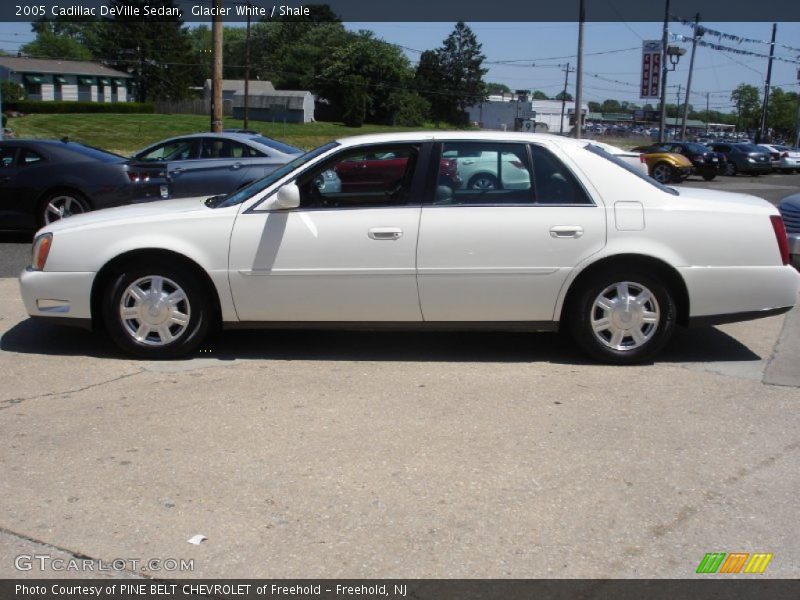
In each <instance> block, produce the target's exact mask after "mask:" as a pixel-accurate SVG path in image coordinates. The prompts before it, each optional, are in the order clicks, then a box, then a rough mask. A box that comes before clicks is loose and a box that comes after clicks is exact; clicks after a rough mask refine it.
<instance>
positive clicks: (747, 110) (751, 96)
mask: <svg viewBox="0 0 800 600" xmlns="http://www.w3.org/2000/svg"><path fill="white" fill-rule="evenodd" d="M731 102H733V103H734V104H735V105H736V116H737V119H736V121H737V129H755V128H756V127H758V122H759V116H760V111H761V100H760V95H759V93H758V88H757V87H756V86H754V85H748V84H746V83H742V84H739V85H738V86H737V87H736V89H735V90H733V91H732V92H731Z"/></svg>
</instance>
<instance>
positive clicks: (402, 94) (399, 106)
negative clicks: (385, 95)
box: [388, 90, 431, 127]
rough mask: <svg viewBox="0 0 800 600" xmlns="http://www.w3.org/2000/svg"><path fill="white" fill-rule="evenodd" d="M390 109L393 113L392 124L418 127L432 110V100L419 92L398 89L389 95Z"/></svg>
mask: <svg viewBox="0 0 800 600" xmlns="http://www.w3.org/2000/svg"><path fill="white" fill-rule="evenodd" d="M388 104H389V109H390V111H391V113H392V119H393V120H392V125H400V126H402V127H417V126H419V125H422V124H423V123H424V122H425V121H426V120H427V119H428V115H429V114H430V111H431V105H430V102H428V101H427V100H425V98H423V97H422V96H420V95H419V94H418V93H417V92H409V91H407V90H397V91H395V92H392V94H391V95H390V96H389V101H388Z"/></svg>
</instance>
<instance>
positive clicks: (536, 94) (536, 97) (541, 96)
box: [533, 90, 550, 100]
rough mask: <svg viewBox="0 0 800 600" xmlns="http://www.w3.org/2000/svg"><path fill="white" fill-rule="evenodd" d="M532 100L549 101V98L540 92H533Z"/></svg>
mask: <svg viewBox="0 0 800 600" xmlns="http://www.w3.org/2000/svg"><path fill="white" fill-rule="evenodd" d="M533 99H534V100H550V96H548V95H547V94H545V93H544V92H543V91H542V90H534V92H533Z"/></svg>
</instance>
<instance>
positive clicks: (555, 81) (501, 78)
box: [0, 22, 800, 112]
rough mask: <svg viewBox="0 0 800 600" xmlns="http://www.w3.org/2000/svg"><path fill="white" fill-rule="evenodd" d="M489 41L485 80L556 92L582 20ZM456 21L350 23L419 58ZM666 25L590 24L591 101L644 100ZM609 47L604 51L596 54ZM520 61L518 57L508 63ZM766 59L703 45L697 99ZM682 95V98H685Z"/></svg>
mask: <svg viewBox="0 0 800 600" xmlns="http://www.w3.org/2000/svg"><path fill="white" fill-rule="evenodd" d="M468 24H469V26H470V27H471V28H472V30H473V31H474V32H475V34H476V35H477V37H478V41H479V42H480V43H481V44H482V45H483V53H484V54H485V55H486V61H485V65H484V66H485V67H487V68H488V69H489V72H488V74H487V75H486V77H485V79H486V81H489V82H497V83H504V84H506V85H507V86H509V87H510V88H511V89H539V90H542V91H543V92H545V93H546V94H548V95H549V96H555V95H556V94H558V93H559V92H560V91H561V90H563V88H564V71H563V70H562V68H561V67H559V65H563V64H565V63H566V62H568V61H569V62H570V63H571V66H574V63H575V55H576V54H577V39H578V33H577V32H578V25H577V23H468ZM453 25H454V23H351V22H349V23H345V26H346V27H347V28H348V29H351V30H358V29H369V30H371V31H374V32H375V34H376V36H377V37H379V38H381V39H383V40H385V41H387V42H390V43H393V44H397V45H400V46H402V47H404V52H405V53H406V55H407V56H408V58H409V60H410V61H411V62H412V63H416V62H417V60H418V59H419V55H420V52H421V51H422V50H427V49H432V48H436V47H438V46H440V45H441V43H442V41H443V40H444V39H445V38H446V37H447V35H448V34H449V33H450V32H451V31H452V29H453ZM703 25H705V26H707V27H709V28H712V29H715V30H718V31H721V32H724V33H729V34H733V35H736V36H739V37H742V38H749V39H756V40H769V38H770V36H771V33H772V23H768V22H757V23H703ZM662 27H663V24H662V23H625V22H614V23H607V22H599V23H598V22H589V23H586V25H585V29H584V32H585V34H584V52H585V58H584V101H585V102H588V101H597V102H602V101H603V100H605V99H607V98H613V99H616V100H620V101H622V100H628V101H630V102H635V103H638V104H642V103H644V102H645V101H643V100H640V99H639V92H638V81H639V73H640V62H641V47H642V40H651V39H653V40H655V39H661V32H662ZM670 32H671V33H677V34H682V35H685V36H691V35H692V29H691V28H690V27H688V26H685V25H683V24H681V23H677V22H673V23H671V24H670ZM33 38H34V35H33V33H31V28H30V24H28V23H0V49H2V50H5V51H10V52H15V51H16V50H17V49H18V48H19V46H20V45H22V44H24V43H26V42H28V41H31V40H32V39H33ZM704 39H705V40H706V41H709V42H712V43H715V44H720V45H724V46H734V47H737V48H741V49H742V50H747V51H751V52H756V53H758V54H764V55H766V54H768V53H769V46H768V45H767V44H752V43H741V44H737V43H736V42H735V41H731V40H724V39H722V40H720V39H718V38H714V37H708V36H706V37H705V38H704ZM776 41H777V42H778V44H786V45H788V46H792V47H794V48H798V49H800V23H796V22H792V23H778V30H777V38H776ZM676 45H679V46H682V47H684V48H686V50H687V53H686V55H685V56H683V57H682V59H681V61H680V62H679V64H678V67H677V69H676V71H674V72H672V73H670V74H669V76H668V85H669V86H677V85H681V86H682V89H683V91H684V92H683V93H685V86H686V80H687V74H688V70H689V54H690V53H689V50H690V47H691V44H689V43H677V44H676ZM595 53H604V54H595ZM775 55H776V56H780V57H782V58H787V59H790V60H793V61H797V63H800V50H789V49H786V48H783V47H780V46H778V47H777V48H776V52H775ZM507 61H514V62H507ZM798 68H800V64H790V63H785V62H781V61H774V62H773V69H772V85H773V86H779V87H782V88H783V89H784V90H786V91H790V90H794V91H798V88H799V87H800V86H798ZM766 70H767V59H766V58H759V57H754V56H745V55H739V54H733V53H729V52H724V51H719V50H714V49H711V48H705V47H701V46H698V48H697V54H696V58H695V70H694V76H693V81H692V97H691V98H690V104H693V105H694V106H695V107H697V108H699V109H703V108H705V104H706V96H705V93H706V92H710V94H711V95H710V98H709V100H710V107H711V108H712V109H716V110H720V111H722V112H732V109H733V106H732V103H731V101H730V92H731V91H732V90H733V88H735V87H736V86H737V85H739V84H740V83H749V84H752V85H755V86H757V87H758V88H759V89H760V90H763V88H764V81H765V78H766ZM568 91H569V92H570V93H571V94H573V95H574V93H575V74H574V73H571V74H570V75H569V84H568ZM668 92H669V94H668V97H667V102H670V103H674V102H676V99H677V92H678V88H677V87H668ZM682 101H683V96H681V102H682Z"/></svg>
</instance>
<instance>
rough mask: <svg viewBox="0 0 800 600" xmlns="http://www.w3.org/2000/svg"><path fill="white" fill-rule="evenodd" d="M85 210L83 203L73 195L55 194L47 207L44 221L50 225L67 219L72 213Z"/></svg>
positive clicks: (79, 212) (75, 213)
mask: <svg viewBox="0 0 800 600" xmlns="http://www.w3.org/2000/svg"><path fill="white" fill-rule="evenodd" d="M84 212H85V209H84V207H83V204H81V202H80V201H79V200H77V199H76V198H74V197H73V196H67V195H63V196H53V197H52V198H50V200H49V201H48V203H47V206H46V207H45V210H44V223H45V225H49V224H50V223H53V222H55V221H58V220H59V219H66V218H67V217H71V216H72V215H80V214H82V213H84Z"/></svg>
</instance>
